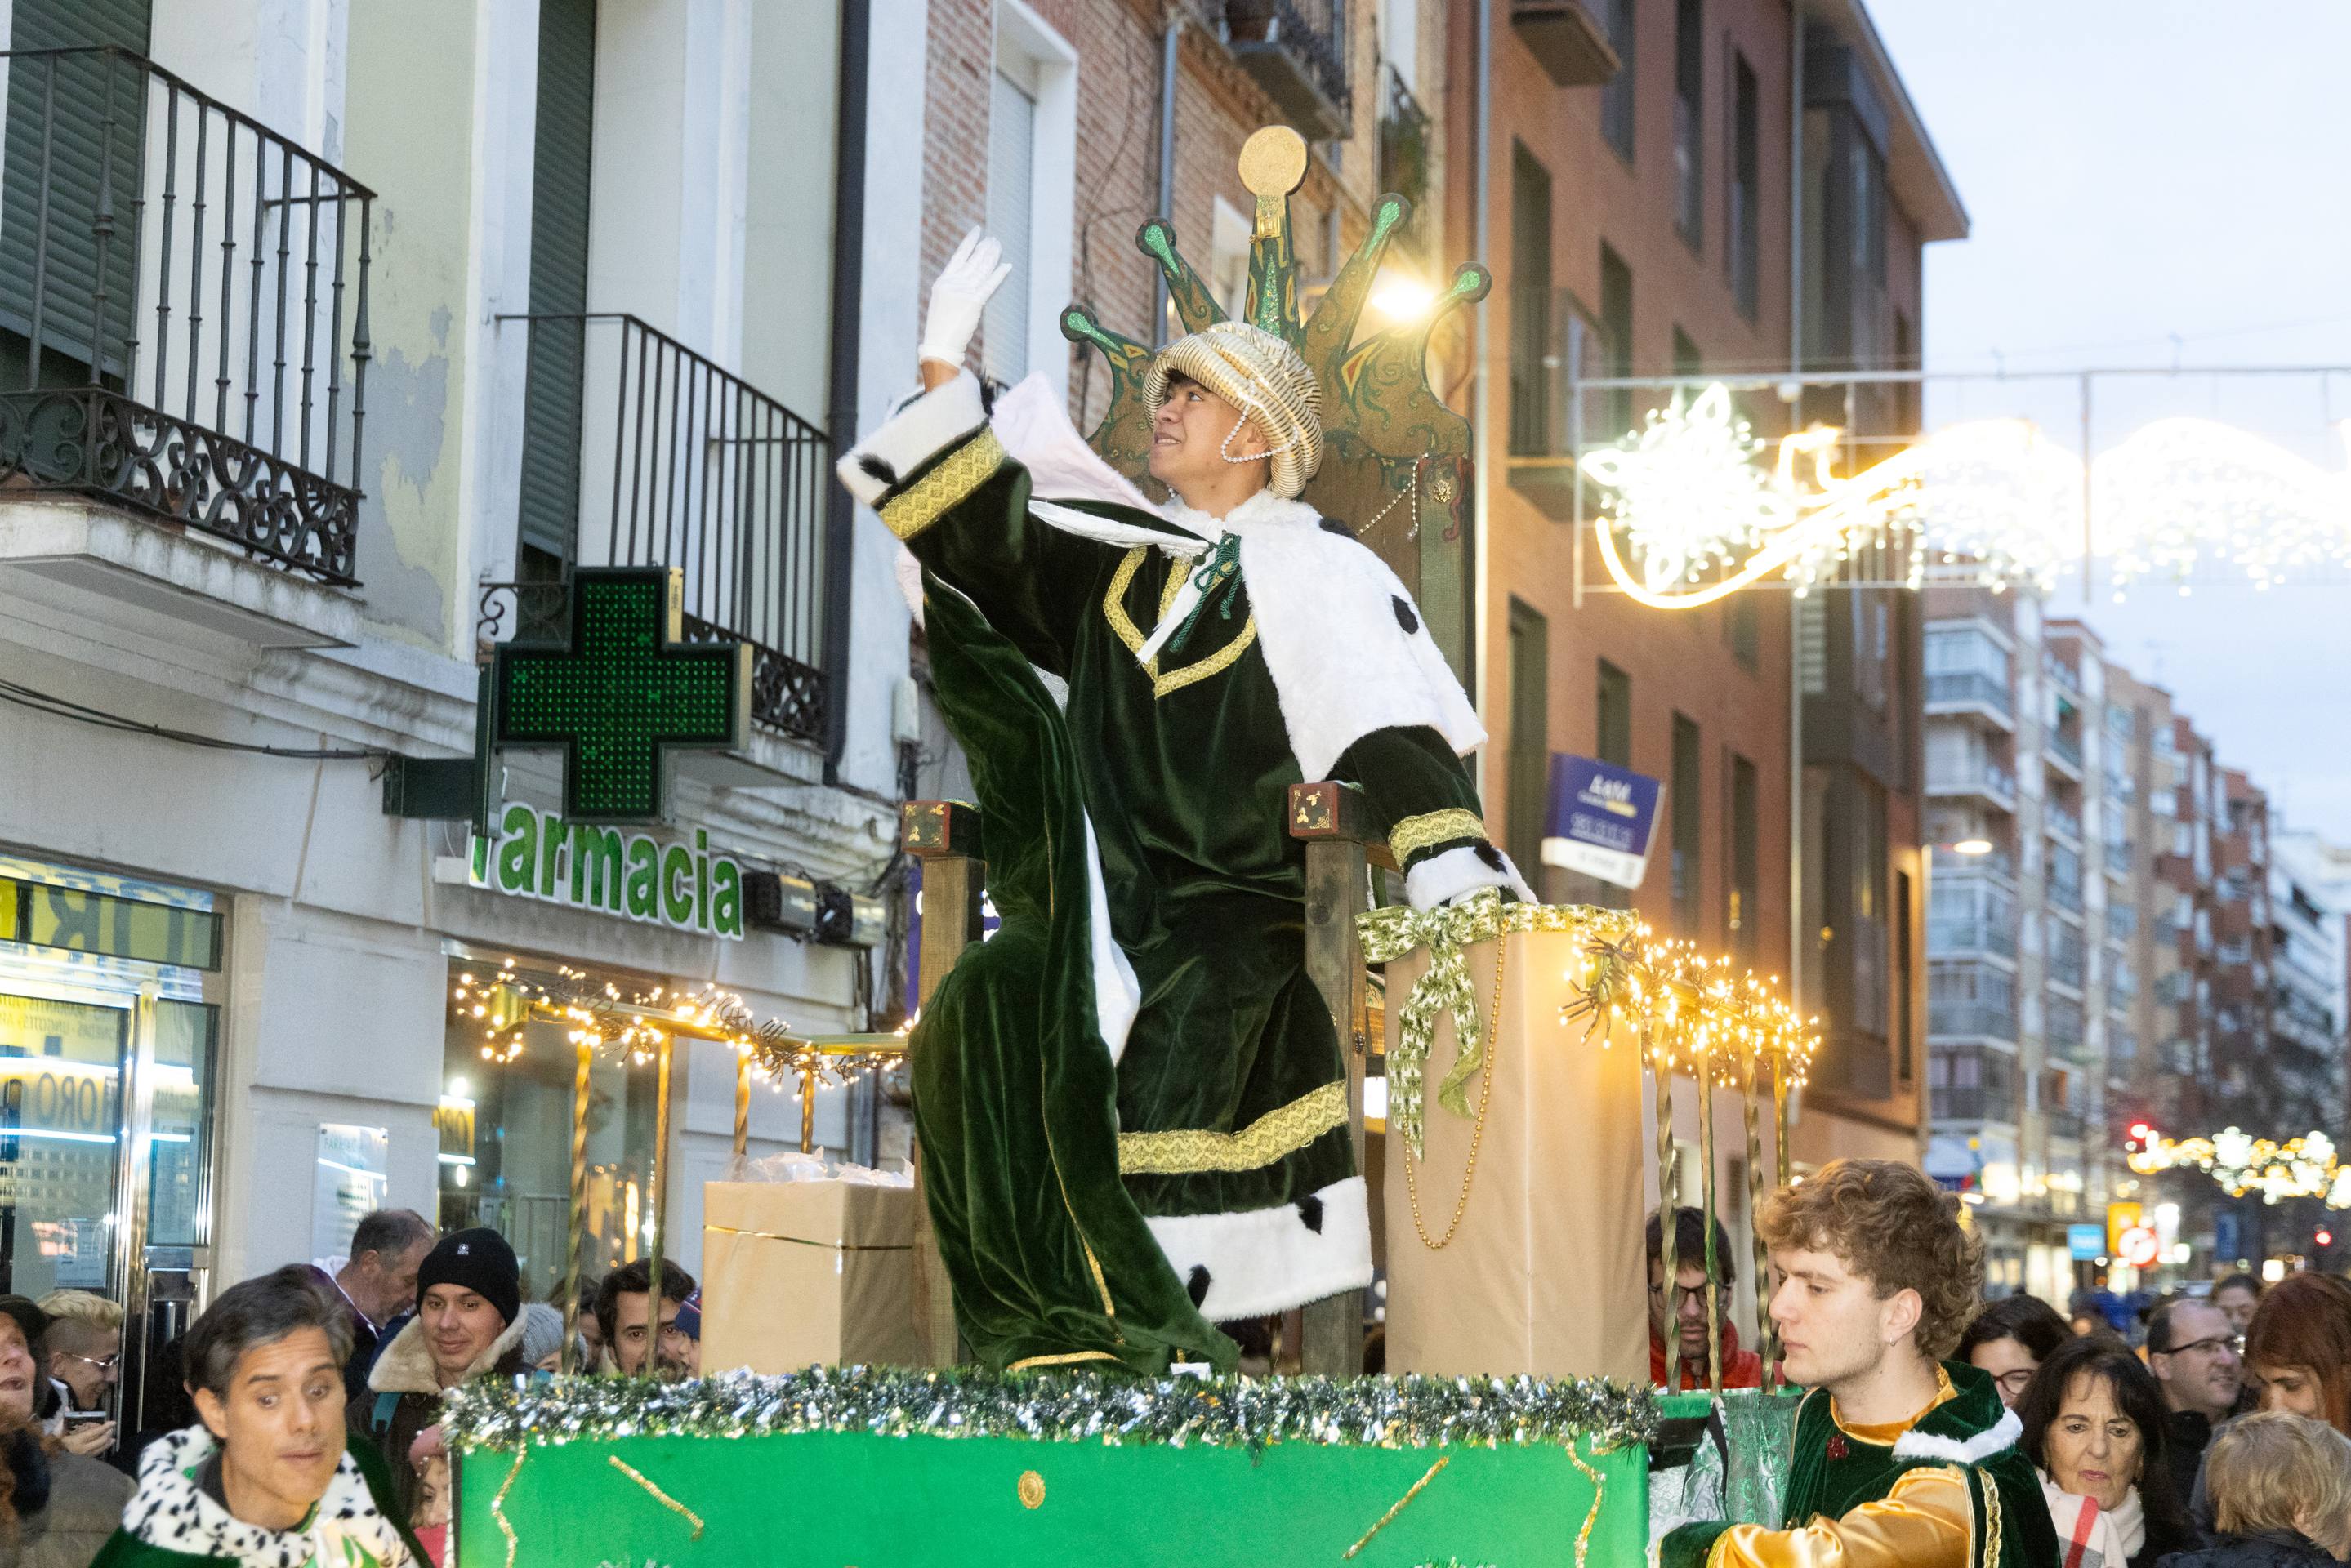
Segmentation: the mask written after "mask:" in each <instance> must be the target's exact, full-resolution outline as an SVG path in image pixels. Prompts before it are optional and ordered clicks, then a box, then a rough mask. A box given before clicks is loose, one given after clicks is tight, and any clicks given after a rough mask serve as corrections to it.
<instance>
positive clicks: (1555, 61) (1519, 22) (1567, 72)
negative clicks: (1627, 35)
mask: <svg viewBox="0 0 2351 1568" xmlns="http://www.w3.org/2000/svg"><path fill="white" fill-rule="evenodd" d="M1510 28H1511V30H1512V31H1513V32H1515V33H1517V34H1518V36H1519V41H1520V43H1522V44H1524V45H1526V47H1527V51H1528V52H1529V53H1530V54H1531V55H1533V56H1534V57H1535V61H1536V63H1537V64H1539V65H1541V67H1542V68H1543V74H1544V75H1545V76H1547V77H1549V78H1551V79H1552V85H1553V86H1555V87H1598V86H1600V85H1601V84H1602V83H1604V82H1605V81H1607V80H1608V79H1609V78H1611V77H1613V76H1614V75H1615V74H1616V72H1617V69H1618V67H1619V65H1620V64H1621V62H1620V61H1618V59H1617V58H1616V51H1615V50H1614V49H1612V48H1610V47H1608V29H1607V27H1606V26H1604V23H1603V21H1602V19H1601V18H1600V17H1598V16H1594V15H1593V11H1592V7H1591V6H1589V5H1585V4H1584V3H1583V0H1512V4H1511V5H1510Z"/></svg>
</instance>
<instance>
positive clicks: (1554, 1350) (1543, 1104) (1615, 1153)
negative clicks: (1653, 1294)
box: [1384, 931, 1649, 1385]
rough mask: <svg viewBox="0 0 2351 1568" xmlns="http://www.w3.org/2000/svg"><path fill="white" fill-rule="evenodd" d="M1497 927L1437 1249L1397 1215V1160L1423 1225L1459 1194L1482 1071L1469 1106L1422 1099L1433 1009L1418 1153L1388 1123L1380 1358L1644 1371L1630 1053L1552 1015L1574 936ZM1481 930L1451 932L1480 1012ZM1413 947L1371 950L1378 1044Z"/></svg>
mask: <svg viewBox="0 0 2351 1568" xmlns="http://www.w3.org/2000/svg"><path fill="white" fill-rule="evenodd" d="M1502 940H1504V941H1505V942H1507V943H1508V944H1509V951H1508V953H1507V955H1506V965H1505V969H1504V972H1503V981H1502V1023H1501V1029H1500V1040H1499V1049H1498V1050H1497V1051H1495V1052H1493V1053H1492V1054H1489V1057H1488V1064H1489V1071H1490V1072H1491V1074H1492V1085H1491V1086H1492V1099H1491V1102H1490V1104H1489V1106H1488V1107H1487V1114H1486V1134H1485V1138H1484V1141H1483V1142H1482V1144H1480V1146H1479V1151H1478V1165H1477V1171H1476V1173H1475V1175H1474V1177H1473V1178H1472V1179H1471V1181H1470V1185H1469V1195H1468V1204H1467V1205H1466V1207H1464V1208H1463V1210H1462V1214H1461V1224H1460V1228H1459V1229H1458V1231H1455V1232H1454V1236H1453V1240H1452V1241H1450V1242H1449V1243H1447V1245H1446V1246H1445V1247H1444V1248H1442V1249H1441V1250H1435V1251H1432V1250H1431V1249H1430V1248H1429V1247H1428V1246H1427V1245H1426V1244H1425V1243H1424V1242H1423V1241H1422V1240H1421V1237H1420V1235H1419V1233H1418V1231H1416V1228H1415V1225H1414V1220H1413V1209H1412V1202H1411V1196H1410V1193H1409V1192H1408V1190H1407V1189H1406V1179H1407V1168H1408V1167H1410V1171H1409V1174H1410V1176H1411V1177H1412V1178H1413V1179H1416V1181H1417V1182H1418V1184H1419V1189H1420V1214H1421V1222H1422V1223H1421V1228H1422V1229H1425V1230H1426V1231H1427V1234H1428V1239H1429V1240H1430V1241H1437V1240H1439V1239H1441V1238H1442V1237H1443V1236H1444V1234H1445V1228H1446V1226H1447V1224H1449V1223H1450V1222H1451V1221H1452V1219H1453V1212H1454V1208H1455V1205H1456V1204H1457V1203H1458V1202H1459V1201H1460V1199H1461V1192H1462V1175H1463V1172H1464V1171H1465V1170H1466V1169H1467V1168H1468V1164H1469V1149H1470V1143H1471V1140H1472V1138H1473V1137H1475V1136H1476V1125H1477V1124H1476V1121H1475V1119H1474V1117H1475V1113H1476V1111H1477V1109H1478V1106H1479V1101H1480V1099H1481V1098H1483V1097H1484V1096H1485V1094H1486V1089H1487V1075H1486V1074H1485V1073H1480V1074H1479V1075H1477V1076H1475V1077H1473V1078H1471V1079H1470V1080H1469V1082H1468V1095H1469V1109H1470V1111H1471V1113H1472V1115H1471V1116H1456V1115H1455V1114H1454V1113H1453V1112H1451V1111H1449V1110H1447V1109H1445V1108H1444V1107H1443V1106H1439V1105H1438V1104H1437V1085H1438V1084H1439V1083H1440V1082H1442V1081H1443V1079H1444V1077H1445V1075H1446V1074H1447V1072H1448V1071H1450V1070H1451V1068H1452V1066H1453V1063H1454V1060H1455V1056H1456V1053H1457V1051H1458V1045H1457V1044H1456V1041H1455V1037H1454V1030H1453V1019H1452V1015H1451V1014H1450V1013H1447V1014H1444V1015H1441V1016H1440V1017H1439V1018H1438V1019H1437V1036H1436V1041H1435V1043H1434V1044H1433V1045H1432V1046H1431V1048H1430V1051H1429V1060H1428V1065H1427V1072H1426V1089H1425V1095H1426V1101H1425V1105H1424V1108H1423V1112H1422V1125H1423V1127H1424V1129H1425V1139H1426V1142H1425V1147H1424V1149H1423V1152H1422V1160H1421V1162H1420V1163H1419V1164H1418V1165H1416V1166H1414V1165H1413V1162H1412V1157H1411V1154H1410V1152H1409V1151H1408V1150H1407V1149H1406V1148H1405V1141H1404V1135H1403V1134H1402V1133H1401V1132H1399V1131H1397V1130H1396V1128H1395V1124H1394V1122H1393V1120H1391V1122H1390V1124H1389V1130H1388V1135H1387V1147H1386V1149H1385V1151H1384V1158H1385V1164H1386V1167H1387V1172H1386V1179H1385V1183H1384V1199H1385V1203H1384V1207H1385V1209H1386V1210H1387V1237H1386V1239H1387V1280H1388V1297H1387V1308H1388V1315H1387V1367H1388V1370H1389V1371H1390V1372H1392V1373H1405V1372H1418V1373H1427V1374H1434V1375H1442V1376H1458V1375H1461V1374H1465V1373H1531V1374H1534V1375H1536V1376H1544V1377H1571V1376H1609V1377H1615V1378H1621V1379H1623V1380H1625V1381H1626V1382H1629V1383H1633V1384H1635V1385H1639V1384H1641V1383H1644V1382H1646V1380H1647V1377H1648V1374H1649V1357H1648V1335H1649V1323H1648V1309H1647V1293H1648V1272H1647V1254H1646V1250H1645V1246H1644V1241H1643V1232H1644V1227H1645V1225H1646V1220H1647V1217H1646V1214H1644V1212H1643V1211H1642V1187H1641V1173H1642V1167H1641V1159H1642V1146H1643V1144H1644V1141H1645V1139H1644V1137H1643V1130H1644V1127H1643V1118H1642V1115H1641V1061H1640V1054H1639V1052H1638V1050H1637V1049H1636V1048H1635V1046H1634V1045H1633V1044H1632V1043H1631V1042H1630V1041H1628V1040H1626V1039H1624V1038H1622V1037H1620V1038H1619V1039H1618V1040H1617V1041H1616V1043H1615V1044H1614V1047H1613V1048H1610V1049H1606V1050H1604V1049H1602V1047H1601V1044H1600V1037H1599V1036H1598V1035H1596V1034H1595V1035H1593V1037H1592V1038H1591V1039H1589V1040H1586V1039H1585V1038H1584V1037H1583V1028H1584V1023H1583V1020H1581V1019H1578V1020H1577V1021H1576V1022H1574V1023H1571V1024H1569V1025H1567V1026H1566V1027H1564V1028H1562V1026H1561V1024H1560V1022H1559V1017H1560V1007H1561V1005H1562V1003H1564V1002H1569V1001H1571V1000H1573V995H1574V993H1573V991H1572V990H1571V988H1570V987H1569V985H1568V983H1567V973H1568V971H1569V970H1570V969H1571V968H1572V967H1573V965H1574V963H1575V961H1576V954H1577V944H1578V942H1579V941H1581V940H1583V939H1582V938H1579V937H1576V936H1573V935H1571V934H1569V933H1566V932H1559V931H1534V932H1525V933H1519V934H1514V935H1511V936H1508V937H1505V938H1503V939H1502ZM1494 947H1495V944H1494V943H1492V942H1479V943H1478V944H1476V945H1475V946H1473V947H1471V948H1469V949H1468V965H1469V982H1470V987H1471V990H1472V991H1473V992H1474V993H1475V994H1476V996H1477V998H1478V1009H1479V1017H1480V1018H1481V1019H1484V1018H1485V1015H1486V1012H1487V1011H1488V1010H1489V1009H1490V1008H1491V1007H1492V1006H1493V1003H1494V957H1495V953H1494ZM1428 962H1429V955H1428V952H1427V950H1426V949H1423V950H1419V951H1416V952H1414V953H1412V954H1410V955H1408V956H1406V957H1405V958H1403V959H1399V960H1397V961H1395V962H1393V963H1391V964H1389V965H1388V966H1387V1006H1386V1012H1387V1041H1388V1048H1389V1050H1391V1051H1393V1050H1395V1043H1396V1039H1397V1034H1398V1026H1397V1014H1398V1013H1399V1012H1401V1011H1402V1009H1403V1006H1404V1002H1405V998H1406V997H1407V996H1409V995H1410V994H1411V991H1412V986H1413V985H1414V983H1415V982H1416V981H1418V980H1419V979H1420V977H1421V976H1422V975H1423V974H1424V973H1426V971H1427V969H1428ZM1487 1022H1488V1023H1489V1024H1490V1022H1491V1021H1490V1020H1488V1021H1487Z"/></svg>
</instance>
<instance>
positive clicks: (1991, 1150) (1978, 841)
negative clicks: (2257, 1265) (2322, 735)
mask: <svg viewBox="0 0 2351 1568" xmlns="http://www.w3.org/2000/svg"><path fill="white" fill-rule="evenodd" d="M1925 598H1926V606H1925V607H1926V613H1927V618H1928V620H1927V629H1926V667H1927V680H1926V694H1925V695H1926V706H1925V711H1926V714H1927V729H1926V756H1927V767H1926V794H1927V799H1928V817H1927V836H1928V842H1929V844H1930V846H1931V853H1932V855H1933V861H1934V863H1933V891H1932V894H1931V900H1930V902H1931V908H1930V913H1929V923H1928V937H1927V950H1928V1051H1929V1061H1928V1084H1929V1085H1930V1102H1931V1103H1930V1106H1929V1111H1930V1115H1931V1117H1932V1129H1933V1130H1932V1137H1931V1143H1930V1147H1929V1150H1928V1163H1927V1168H1928V1171H1929V1172H1931V1173H1932V1174H1934V1175H1936V1176H1937V1177H1938V1178H1940V1179H1943V1180H1945V1181H1947V1182H1949V1183H1951V1184H1953V1185H1955V1186H1957V1187H1959V1189H1960V1190H1961V1191H1962V1193H1963V1194H1965V1195H1966V1196H1967V1197H1968V1198H1969V1199H1970V1201H1971V1202H1972V1203H1974V1204H1975V1205H1976V1218H1977V1220H1978V1221H1979V1223H1980V1226H1981V1228H1982V1231H1983V1233H1984V1237H1985V1243H1986V1259H1987V1270H1988V1273H1989V1276H1990V1278H1991V1281H1992V1282H1993V1283H1994V1284H1995V1285H1996V1286H1997V1287H1999V1288H2003V1289H2010V1290H2015V1289H2025V1290H2030V1291H2032V1293H2035V1294H2039V1295H2043V1296H2049V1297H2052V1298H2053V1299H2058V1300H2062V1299H2064V1294H2065V1293H2066V1291H2067V1290H2068V1289H2070V1287H2071V1286H2072V1284H2073V1282H2074V1269H2073V1266H2072V1262H2071V1260H2070V1259H2069V1257H2068V1254H2067V1251H2066V1248H2065V1245H2064V1241H2065V1238H2064V1226H2065V1225H2067V1224H2069V1223H2071V1222H2074V1221H2075V1220H2080V1219H2082V1218H2084V1217H2085V1216H2092V1215H2096V1214H2098V1213H2100V1212H2102V1210H2103V1206H2104V1204H2105V1202H2106V1200H2107V1199H2108V1197H2109V1189H2110V1186H2111V1182H2112V1179H2113V1173H2112V1170H2111V1168H2110V1166H2109V1155H2108V1151H2107V1147H2106V1139H2105V1125H2106V1121H2107V1097H2108V1090H2109V1082H2108V1078H2109V1063H2110V1061H2111V1059H2112V1054H2113V1053H2114V1051H2115V1050H2116V1048H2117V1047H2118V1046H2119V1047H2127V1046H2128V1045H2129V1044H2130V1040H2129V1033H2128V1026H2127V1023H2126V1022H2125V1020H2126V1016H2127V1008H2126V1006H2125V1007H2124V1009H2123V1012H2122V1014H2121V1015H2120V1016H2118V1015H2117V1003H2118V1002H2124V1003H2126V1002H2127V999H2128V998H2129V997H2130V996H2131V995H2132V991H2131V987H2132V985H2133V984H2135V981H2136V971H2135V970H2134V969H2133V967H2132V965H2131V964H2130V963H2129V961H2128V958H2127V956H2126V953H2127V939H2126V937H2125V936H2124V935H2123V934H2122V933H2123V932H2124V931H2126V930H2128V929H2130V928H2131V922H2130V919H2129V918H2128V917H2122V918H2120V919H2117V918H2116V917H2115V915H2114V914H2113V910H2114V909H2115V907H2116V905H2117V904H2119V903H2120V902H2122V899H2121V898H2120V897H2119V892H2120V890H2121V889H2123V888H2126V887H2127V886H2128V885H2129V881H2130V878H2131V877H2132V875H2133V870H2134V864H2135V861H2134V853H2135V852H2134V850H2133V847H2132V839H2131V837H2130V836H2129V834H2128V832H2127V831H2126V827H2125V826H2124V825H2125V824H2126V822H2127V818H2128V813H2129V810H2130V806H2131V802H2132V800H2133V798H2134V789H2135V785H2134V783H2133V780H2132V774H2131V771H2130V765H2129V764H2130V761H2131V753H2130V749H2129V748H2130V742H2129V739H2128V737H2127V735H2126V734H2124V733H2122V732H2118V731H2117V729H2116V727H2115V726H2114V725H2113V724H2111V723H2110V722H2109V717H2108V712H2109V708H2108V684H2107V683H2108V679H2109V672H2110V669H2111V667H2110V666H2109V665H2108V663H2107V662H2106V660H2105V657H2104V652H2103V649H2102V647H2101V645H2100V643H2099V642H2098V639H2097V638H2096V636H2095V633H2093V632H2092V631H2090V629H2089V628H2086V627H2085V626H2083V625H2082V624H2080V623H2079V622H2075V621H2068V620H2062V619H2055V618H2049V617H2048V616H2047V615H2046V613H2045V610H2044V607H2043V604H2042V602H2041V601H2040V599H2039V598H2038V597H2036V596H2034V595H2032V594H2030V593H2022V592H2015V591H2008V592H2001V593H1994V592H1991V591H1990V590H1988V589H1986V588H1983V587H1979V586H1977V585H1974V584H1972V583H1966V584H1958V583H1944V584H1930V585H1929V586H1928V588H1927V589H1926V594H1925Z"/></svg>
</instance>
